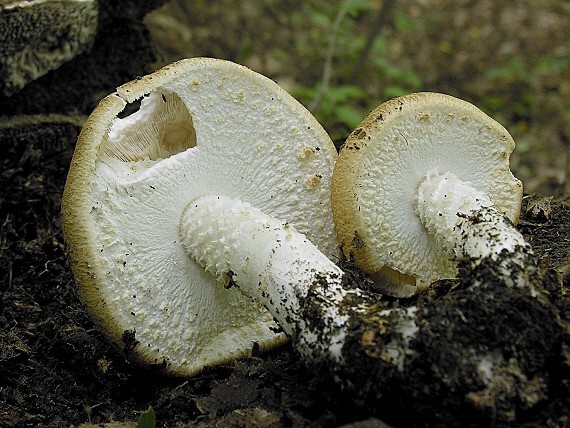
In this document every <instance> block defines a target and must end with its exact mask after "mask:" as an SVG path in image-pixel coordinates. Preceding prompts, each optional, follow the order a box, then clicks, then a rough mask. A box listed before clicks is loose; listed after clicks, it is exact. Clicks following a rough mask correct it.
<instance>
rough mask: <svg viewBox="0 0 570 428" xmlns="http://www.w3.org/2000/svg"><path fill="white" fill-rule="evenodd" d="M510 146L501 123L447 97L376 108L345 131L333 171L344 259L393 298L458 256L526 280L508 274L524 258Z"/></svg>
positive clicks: (446, 268) (507, 278)
mask: <svg viewBox="0 0 570 428" xmlns="http://www.w3.org/2000/svg"><path fill="white" fill-rule="evenodd" d="M514 146H515V143H514V141H513V139H512V138H511V136H510V135H509V133H508V132H507V130H506V129H505V128H503V127H502V126H501V125H500V124H498V123H497V122H495V121H494V120H493V119H491V118H490V117H488V116H487V115H486V114H484V113H483V112H482V111H480V110H479V109H477V108H476V107H475V106H473V105H472V104H470V103H468V102H466V101H462V100H459V99H457V98H454V97H451V96H448V95H444V94H438V93H427V92H426V93H417V94H411V95H407V96H403V97H400V98H396V99H393V100H390V101H388V102H386V103H384V104H381V105H380V106H379V107H377V108H376V109H375V110H374V111H372V112H371V113H370V114H369V115H368V116H367V117H366V118H365V119H364V120H363V121H362V122H361V124H360V125H359V126H358V127H357V128H356V129H355V130H354V131H353V132H352V134H351V135H350V136H349V137H348V139H347V141H346V143H345V144H344V146H343V147H342V149H341V153H340V156H339V159H338V161H337V164H336V167H335V171H334V175H333V189H332V204H333V213H334V218H335V224H336V229H337V233H338V236H339V240H340V245H341V248H342V250H343V252H344V254H345V256H347V257H349V258H353V259H354V260H355V262H356V263H357V264H358V265H359V266H360V267H361V268H362V269H363V270H364V271H366V272H368V273H369V274H371V276H372V277H373V278H374V280H375V282H376V284H377V285H378V287H379V288H380V289H381V290H383V291H384V292H386V293H388V294H392V295H394V296H397V297H405V296H410V295H412V294H414V293H415V292H416V291H417V290H418V289H421V288H425V287H426V286H427V285H428V284H430V283H431V282H433V281H435V280H438V279H442V278H453V277H455V276H456V275H457V262H458V260H463V259H466V258H467V259H469V260H471V261H472V262H473V264H474V266H475V265H479V264H480V263H481V261H482V260H484V259H489V258H490V259H491V260H492V262H491V263H492V264H494V266H495V268H494V269H495V270H496V273H497V275H499V276H501V277H502V279H503V280H504V282H505V283H506V284H507V285H521V284H524V283H525V275H524V274H523V275H515V276H511V274H512V271H513V269H514V270H516V271H520V270H521V268H523V267H524V266H526V265H527V264H528V263H529V257H530V255H531V254H532V250H531V249H530V246H529V245H528V244H527V243H526V242H525V240H524V239H523V237H522V235H521V234H520V233H519V232H518V231H517V230H516V229H515V228H514V227H512V223H516V222H517V221H518V217H519V213H520V207H521V200H522V184H521V182H520V181H519V180H517V179H516V178H515V177H514V176H513V174H512V173H511V171H510V170H509V155H510V154H511V152H512V151H513V149H514ZM517 266H518V267H517ZM522 270H523V271H524V269H522Z"/></svg>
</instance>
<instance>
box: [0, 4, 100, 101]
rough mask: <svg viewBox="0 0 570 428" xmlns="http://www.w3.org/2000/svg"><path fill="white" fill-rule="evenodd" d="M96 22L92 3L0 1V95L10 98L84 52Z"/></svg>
mask: <svg viewBox="0 0 570 428" xmlns="http://www.w3.org/2000/svg"><path fill="white" fill-rule="evenodd" d="M97 20H98V2H97V1H96V0H1V1H0V28H1V29H2V31H0V92H3V93H4V94H5V95H7V96H10V95H12V94H14V93H15V92H17V91H18V90H20V89H21V88H22V87H23V86H25V85H26V84H27V83H29V82H31V81H33V80H35V79H37V78H39V77H41V76H43V75H44V74H46V73H47V72H48V71H50V70H55V69H56V68H58V67H59V66H61V65H62V64H63V63H65V62H67V61H69V60H71V59H73V58H74V57H75V56H77V55H79V54H80V53H82V52H85V51H86V50H88V49H89V48H90V47H91V45H92V44H93V41H94V39H95V33H96V31H97Z"/></svg>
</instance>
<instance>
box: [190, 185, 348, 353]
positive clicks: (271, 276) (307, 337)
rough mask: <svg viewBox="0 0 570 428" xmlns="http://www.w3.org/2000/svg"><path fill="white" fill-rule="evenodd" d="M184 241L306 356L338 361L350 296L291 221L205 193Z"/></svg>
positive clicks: (194, 205) (193, 254) (192, 207)
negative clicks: (260, 308)
mask: <svg viewBox="0 0 570 428" xmlns="http://www.w3.org/2000/svg"><path fill="white" fill-rule="evenodd" d="M180 235H181V239H182V243H183V245H184V247H185V248H186V250H187V251H188V253H189V255H190V256H191V257H192V258H194V259H195V260H196V261H197V262H198V263H200V265H202V266H203V267H204V268H205V269H206V270H207V271H208V272H210V273H212V274H213V275H215V276H217V277H220V278H221V277H223V276H226V275H227V277H229V278H230V282H231V283H233V284H235V285H237V286H238V287H239V289H240V290H241V291H242V292H243V293H244V294H246V295H248V296H250V297H252V298H253V299H255V300H257V301H258V302H260V303H262V304H263V305H265V306H266V307H267V309H268V310H269V312H270V313H271V314H272V315H273V317H274V318H275V319H276V320H277V321H278V323H279V324H280V325H281V327H282V328H283V330H284V331H285V333H287V334H288V335H290V336H291V337H293V339H294V341H295V344H296V346H297V348H298V350H299V352H300V353H301V354H302V355H303V356H304V357H305V358H307V359H308V360H319V361H323V360H326V361H335V362H340V361H341V359H342V357H341V348H342V345H343V343H344V338H345V335H346V324H347V323H346V321H347V319H348V315H346V314H345V313H341V312H343V311H342V306H343V301H344V300H345V298H346V297H347V295H348V294H349V293H348V292H347V291H346V290H345V289H344V287H343V284H342V281H343V275H344V273H343V271H342V270H341V269H340V268H339V267H337V266H336V265H335V264H334V263H333V262H332V261H330V260H329V259H328V258H327V257H326V256H325V255H324V254H323V253H321V251H319V249H318V248H317V247H315V246H314V245H313V244H312V243H311V242H309V240H308V239H307V238H306V237H305V236H304V235H302V234H300V233H298V232H297V231H295V229H294V228H293V227H291V226H289V225H287V223H284V222H282V221H279V220H277V219H274V218H273V217H271V216H268V215H266V214H264V213H262V212H261V211H260V210H259V209H257V208H255V207H253V206H251V205H250V204H248V203H246V202H242V201H240V200H236V199H232V198H228V197H223V196H204V197H201V198H198V199H196V200H194V201H192V202H191V203H190V204H188V205H187V207H186V209H185V211H184V214H183V215H182V219H181V222H180Z"/></svg>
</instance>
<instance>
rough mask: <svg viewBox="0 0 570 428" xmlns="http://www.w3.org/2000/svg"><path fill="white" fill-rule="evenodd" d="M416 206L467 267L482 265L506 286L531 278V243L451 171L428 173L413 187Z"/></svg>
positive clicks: (484, 196)
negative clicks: (415, 190) (415, 194)
mask: <svg viewBox="0 0 570 428" xmlns="http://www.w3.org/2000/svg"><path fill="white" fill-rule="evenodd" d="M416 209H417V213H418V215H419V217H420V220H421V222H422V223H423V225H424V226H425V227H426V229H427V230H428V232H429V233H430V234H431V235H433V236H435V238H436V240H437V241H438V242H439V244H440V246H441V247H443V248H444V249H445V250H446V251H448V252H449V253H450V255H451V257H453V258H454V259H456V260H459V261H464V260H466V259H467V260H468V262H469V264H470V269H472V270H474V269H475V268H478V267H480V266H482V265H484V266H485V268H486V269H487V268H489V269H492V271H493V274H494V275H493V276H494V277H496V278H498V279H499V280H501V281H502V282H504V283H505V284H506V285H507V286H510V287H512V286H516V287H523V286H528V285H529V284H530V283H531V282H529V281H528V279H529V275H534V274H535V273H536V271H537V270H538V269H537V265H536V262H535V260H534V257H533V252H532V249H531V246H530V245H529V244H528V243H527V242H526V241H525V239H524V237H523V236H522V234H521V233H520V232H519V231H518V230H516V229H515V227H514V226H513V225H512V223H511V222H510V221H509V220H508V219H507V218H506V217H505V216H504V215H503V214H501V213H500V212H499V210H498V209H497V208H496V207H495V205H494V204H493V202H492V201H491V199H490V198H489V196H487V194H485V193H484V192H482V191H479V190H477V189H475V188H473V187H472V186H471V185H470V184H469V183H466V182H464V181H462V180H461V179H459V178H458V177H457V176H456V175H454V174H452V173H449V172H448V173H445V174H438V173H437V172H435V173H429V174H428V175H427V176H426V177H425V178H424V180H423V181H422V182H421V184H420V186H419V188H418V193H417V207H416ZM484 261H485V263H483V262H484Z"/></svg>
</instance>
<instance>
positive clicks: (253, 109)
mask: <svg viewBox="0 0 570 428" xmlns="http://www.w3.org/2000/svg"><path fill="white" fill-rule="evenodd" d="M137 100H141V102H140V108H139V110H138V111H135V112H133V113H130V114H127V113H126V111H123V110H124V109H125V108H126V107H127V104H128V103H133V102H135V101H137ZM128 107H129V108H132V107H136V105H135V104H133V105H131V106H128ZM128 110H129V109H128V108H127V111H128ZM119 115H120V116H121V117H119ZM336 157H337V153H336V150H335V147H334V145H333V143H332V141H331V140H330V138H329V137H328V135H327V134H326V132H325V131H324V130H323V129H322V127H321V126H320V124H319V123H318V122H317V121H316V120H315V119H314V118H313V116H312V115H311V114H310V113H309V112H308V111H307V110H306V109H305V108H304V107H302V105H301V104H299V103H298V102H297V101H296V100H295V99H294V98H292V97H291V96H290V95H289V94H288V93H287V92H285V91H284V90H283V89H281V88H280V87H279V86H278V85H277V84H276V83H275V82H273V81H272V80H270V79H268V78H266V77H264V76H262V75H260V74H257V73H255V72H253V71H251V70H249V69H247V68H245V67H243V66H240V65H237V64H234V63H231V62H228V61H223V60H215V59H206V58H194V59H187V60H182V61H179V62H176V63H174V64H171V65H169V66H167V67H165V68H163V69H161V70H159V71H157V72H155V73H153V74H151V75H148V76H145V77H143V78H140V79H138V80H135V81H133V82H130V83H127V84H126V85H123V86H121V87H119V88H118V89H117V92H116V93H113V94H111V95H109V96H107V97H106V98H104V99H103V100H102V101H101V102H100V103H99V105H98V106H97V108H96V109H95V110H94V111H93V113H92V114H91V115H90V117H89V118H88V120H87V122H86V123H85V125H84V128H83V130H82V132H81V135H80V136H79V139H78V143H77V146H76V149H75V153H74V156H73V159H72V162H71V167H70V170H69V175H68V178H67V182H66V186H65V191H64V195H63V202H62V213H63V219H62V222H63V230H64V236H65V239H66V241H67V243H68V247H69V252H70V256H71V260H72V267H73V272H74V275H75V278H76V282H77V286H78V290H79V293H80V297H81V298H82V300H83V301H84V302H85V304H86V306H87V308H88V310H89V312H90V314H91V316H92V317H93V318H94V319H95V321H96V322H97V323H99V324H100V325H101V326H102V327H103V330H104V331H105V332H106V333H107V334H108V336H109V337H110V339H111V340H112V341H114V342H116V343H117V344H119V345H120V346H121V345H122V346H124V347H127V348H129V346H128V344H127V343H122V342H123V341H124V339H125V337H128V336H129V334H131V335H132V333H134V334H135V342H134V349H133V351H134V355H135V356H136V357H138V359H140V360H141V361H142V362H146V363H151V364H152V363H156V364H162V365H165V366H166V370H167V371H169V372H171V373H175V374H179V375H192V374H195V373H197V372H199V371H200V370H201V369H202V368H203V367H204V366H210V365H215V364H219V363H223V362H226V361H228V360H230V359H234V358H238V357H242V356H247V355H250V354H251V352H252V348H257V347H259V349H260V350H261V351H263V350H266V349H269V348H271V347H274V346H277V345H279V344H282V343H284V342H285V341H286V340H287V338H286V336H285V335H284V334H283V333H282V332H281V330H280V328H279V326H278V325H276V323H275V321H274V320H273V318H272V317H271V315H270V314H269V312H268V311H267V310H266V309H265V308H264V307H263V306H262V305H260V304H257V303H255V302H253V301H252V300H251V299H249V298H248V297H246V296H244V295H243V294H242V293H241V292H240V291H239V290H238V289H237V287H231V288H226V287H225V284H224V282H223V281H221V280H220V279H216V278H214V277H213V276H212V275H211V274H209V273H207V272H205V270H204V269H203V268H202V267H201V266H200V265H199V264H198V263H196V262H195V261H194V260H193V259H192V258H191V257H190V255H189V254H188V253H187V252H186V251H185V249H184V248H183V247H182V244H181V240H180V235H179V222H180V219H181V216H182V213H183V212H184V209H185V207H186V206H187V204H189V203H190V202H191V201H193V200H194V199H196V198H199V197H201V196H206V195H217V194H218V195H224V196H228V197H232V198H237V199H240V200H243V201H246V202H248V203H250V204H252V205H253V206H255V207H257V208H258V209H260V210H262V211H263V212H264V213H266V214H269V215H271V216H273V217H275V218H278V219H281V220H282V221H286V222H288V224H291V225H292V226H294V227H295V228H296V229H297V230H298V231H299V232H301V233H304V234H305V235H306V236H307V238H309V239H310V240H311V241H312V242H313V243H314V244H315V245H317V247H318V248H319V249H320V250H321V251H323V253H325V254H326V255H327V256H328V257H334V256H336V253H337V248H338V244H337V241H336V236H335V234H334V230H333V228H332V227H331V225H332V221H333V220H332V210H331V206H330V179H331V176H332V171H333V167H334V162H335V160H336ZM228 276H229V277H231V272H228ZM125 332H126V333H127V335H125ZM132 342H133V341H132V340H131V341H130V347H132V345H133V343H132Z"/></svg>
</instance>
